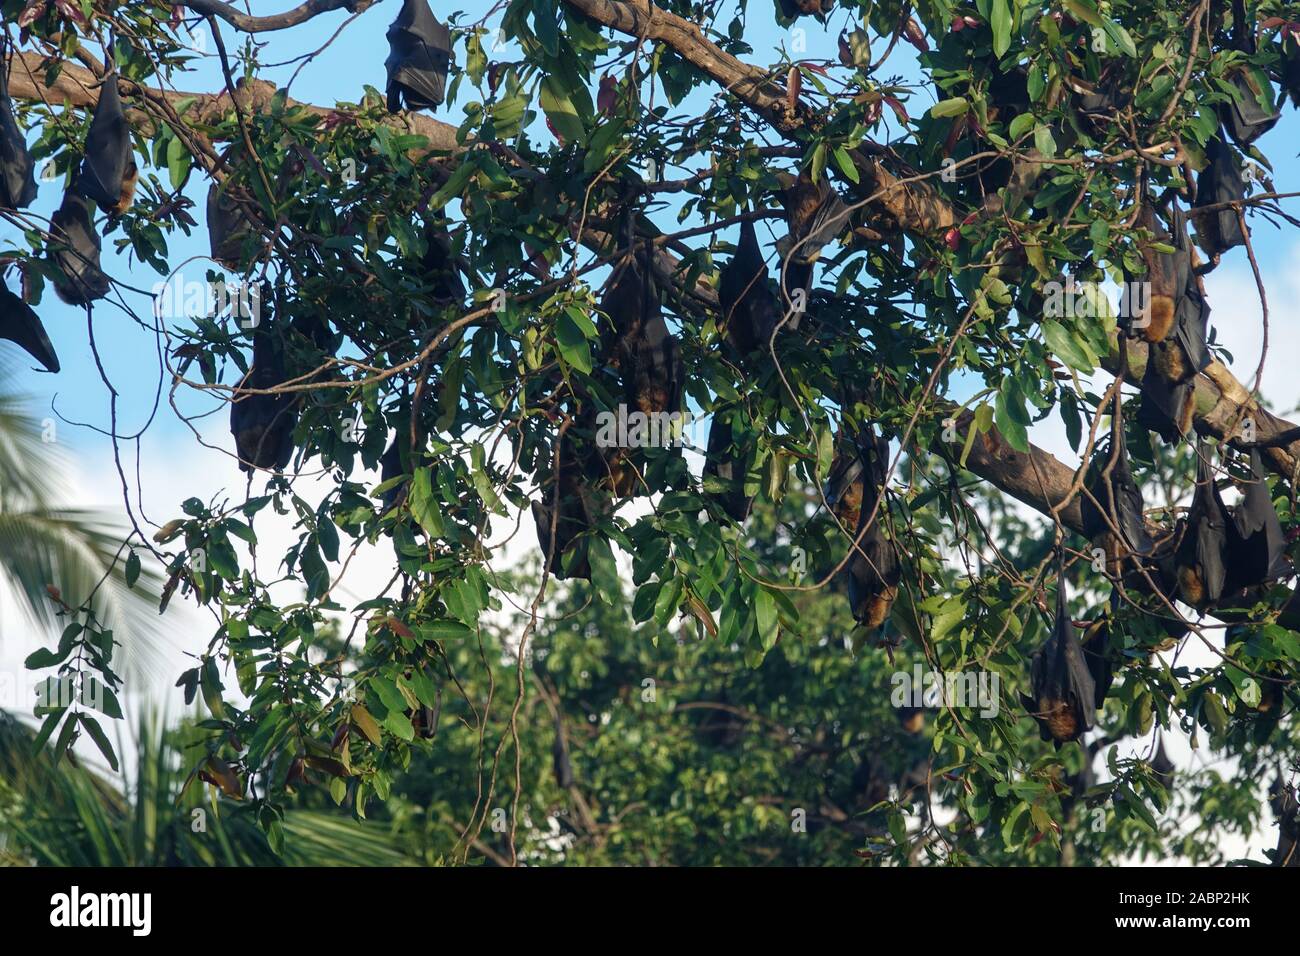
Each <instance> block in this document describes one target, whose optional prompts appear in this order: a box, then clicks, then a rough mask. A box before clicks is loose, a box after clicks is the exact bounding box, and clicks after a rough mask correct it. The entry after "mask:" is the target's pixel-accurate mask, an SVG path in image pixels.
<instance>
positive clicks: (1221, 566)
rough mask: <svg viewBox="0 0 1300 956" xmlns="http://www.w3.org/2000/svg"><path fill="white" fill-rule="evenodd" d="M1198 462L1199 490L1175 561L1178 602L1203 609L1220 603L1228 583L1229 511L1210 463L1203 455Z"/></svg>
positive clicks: (1193, 500) (1197, 484) (1194, 495)
mask: <svg viewBox="0 0 1300 956" xmlns="http://www.w3.org/2000/svg"><path fill="white" fill-rule="evenodd" d="M1198 459H1199V460H1198V463H1197V466H1196V491H1195V493H1194V494H1193V496H1192V506H1191V508H1190V509H1189V510H1188V512H1187V521H1186V524H1185V526H1184V528H1183V532H1182V540H1181V541H1180V542H1179V545H1178V549H1177V551H1176V552H1175V559H1174V560H1175V567H1176V569H1177V570H1176V573H1177V581H1178V597H1179V599H1181V600H1182V602H1183V603H1184V604H1189V605H1191V606H1192V607H1194V608H1198V609H1203V608H1206V607H1210V606H1212V605H1214V604H1215V603H1217V602H1218V600H1219V598H1220V597H1222V596H1223V591H1224V585H1225V584H1226V582H1227V574H1228V568H1227V564H1226V562H1225V550H1226V548H1227V544H1228V509H1227V507H1226V506H1225V505H1224V503H1223V499H1222V498H1220V497H1219V490H1218V488H1216V487H1215V485H1214V473H1213V471H1212V470H1211V469H1210V466H1209V463H1208V462H1207V461H1206V460H1205V457H1204V455H1200V454H1198Z"/></svg>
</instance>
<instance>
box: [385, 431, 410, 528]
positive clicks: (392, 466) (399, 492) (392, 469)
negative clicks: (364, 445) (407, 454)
mask: <svg viewBox="0 0 1300 956" xmlns="http://www.w3.org/2000/svg"><path fill="white" fill-rule="evenodd" d="M401 434H402V431H401V429H400V428H399V429H398V431H397V434H396V435H394V436H393V440H392V441H390V442H389V443H388V447H387V448H385V449H384V453H383V455H381V456H380V458H379V483H380V484H384V483H386V482H388V481H391V480H392V479H394V478H396V477H398V476H399V475H405V474H408V471H407V468H406V466H405V465H404V464H403V463H402V444H404V443H400V442H399V441H398V438H399V437H401ZM405 494H406V485H405V484H396V485H393V487H391V488H389V489H387V490H386V491H384V493H383V494H382V495H380V499H379V500H380V501H381V502H383V506H384V511H392V510H393V508H395V507H397V505H399V504H401V500H402V498H403V497H404V496H405Z"/></svg>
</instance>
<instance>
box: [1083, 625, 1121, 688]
mask: <svg viewBox="0 0 1300 956" xmlns="http://www.w3.org/2000/svg"><path fill="white" fill-rule="evenodd" d="M1083 659H1084V662H1085V663H1086V664H1087V666H1088V673H1089V674H1090V675H1092V683H1093V688H1094V690H1095V691H1096V693H1095V694H1094V696H1093V703H1094V705H1095V706H1096V709H1097V710H1101V708H1102V707H1103V706H1105V704H1106V695H1107V694H1109V693H1110V687H1111V684H1113V683H1114V682H1115V665H1114V663H1113V662H1112V661H1111V659H1110V620H1109V619H1108V618H1105V617H1102V618H1099V619H1098V620H1097V621H1096V622H1095V623H1094V624H1093V625H1092V626H1091V627H1089V628H1088V630H1087V633H1085V634H1084V636H1083Z"/></svg>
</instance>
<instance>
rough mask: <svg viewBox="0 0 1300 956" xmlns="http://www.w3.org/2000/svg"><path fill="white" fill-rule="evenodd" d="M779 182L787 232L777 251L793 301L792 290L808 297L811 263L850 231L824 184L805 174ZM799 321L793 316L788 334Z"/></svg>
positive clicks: (835, 195) (838, 204)
mask: <svg viewBox="0 0 1300 956" xmlns="http://www.w3.org/2000/svg"><path fill="white" fill-rule="evenodd" d="M778 179H779V180H780V181H781V182H782V184H783V186H784V189H783V191H782V204H783V205H784V206H785V218H786V225H787V226H788V227H789V229H790V232H789V234H788V235H786V236H784V237H782V238H781V239H780V240H779V241H778V242H777V244H776V248H777V252H778V253H780V255H781V258H782V260H783V261H784V262H785V281H786V287H785V288H786V294H787V296H791V297H792V294H793V291H794V290H795V289H803V290H804V293H805V294H807V292H808V289H809V286H810V285H811V282H812V267H813V263H814V262H816V261H817V260H818V259H819V258H820V257H821V253H822V249H823V248H825V247H826V246H827V245H829V244H830V243H832V242H834V241H835V240H836V239H838V238H839V237H840V236H841V235H843V234H844V233H845V232H847V231H848V230H849V227H850V225H851V222H850V218H851V214H850V212H849V207H848V206H846V205H844V202H843V201H842V200H841V199H840V197H839V194H838V193H837V192H836V191H835V189H834V187H832V186H831V185H830V183H828V182H827V181H826V180H822V181H821V182H820V183H814V182H813V180H812V177H811V176H810V175H809V174H808V171H807V170H803V171H801V172H800V173H799V175H798V177H794V176H790V175H789V174H788V173H787V174H782V175H780V176H778ZM798 320H799V313H797V312H796V313H795V314H794V315H793V316H792V317H791V319H790V321H789V323H787V325H788V327H789V328H790V329H791V331H794V330H796V329H797V328H798Z"/></svg>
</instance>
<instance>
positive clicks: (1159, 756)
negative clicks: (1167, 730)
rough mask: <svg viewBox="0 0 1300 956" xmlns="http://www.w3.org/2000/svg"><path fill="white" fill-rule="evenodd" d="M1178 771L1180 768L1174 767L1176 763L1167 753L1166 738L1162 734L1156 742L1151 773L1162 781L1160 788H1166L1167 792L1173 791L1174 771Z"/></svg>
mask: <svg viewBox="0 0 1300 956" xmlns="http://www.w3.org/2000/svg"><path fill="white" fill-rule="evenodd" d="M1177 769H1178V768H1177V767H1176V766H1174V762H1173V761H1172V760H1170V759H1169V754H1167V753H1165V738H1164V735H1163V734H1161V735H1160V738H1159V739H1158V740H1157V741H1156V753H1155V756H1154V757H1152V758H1151V772H1152V773H1154V774H1155V775H1156V779H1157V780H1159V781H1160V786H1162V787H1164V788H1165V789H1166V790H1172V789H1173V783H1174V771H1175V770H1177Z"/></svg>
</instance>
